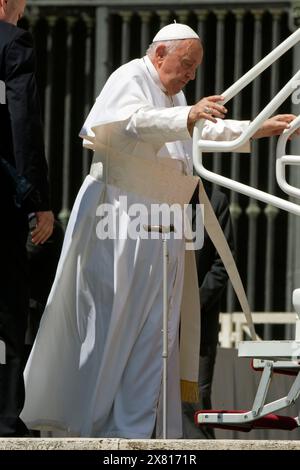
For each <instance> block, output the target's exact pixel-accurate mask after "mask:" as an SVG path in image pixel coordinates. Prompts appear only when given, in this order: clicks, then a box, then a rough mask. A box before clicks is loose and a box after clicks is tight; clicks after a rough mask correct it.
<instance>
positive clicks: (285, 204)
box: [193, 28, 300, 215]
mask: <svg viewBox="0 0 300 470" xmlns="http://www.w3.org/2000/svg"><path fill="white" fill-rule="evenodd" d="M299 41H300V28H299V29H297V30H296V31H295V32H294V33H293V34H291V35H290V36H289V37H288V38H287V39H286V40H285V41H283V43H281V44H280V45H279V46H278V47H276V48H275V49H274V50H273V51H272V52H270V54H268V55H267V56H266V57H265V58H264V59H262V60H261V61H260V62H259V63H258V64H256V65H255V66H254V67H253V68H252V69H251V70H249V72H247V73H246V74H245V75H244V76H243V77H241V78H240V79H239V80H237V82H235V83H234V84H233V85H232V86H231V87H230V88H228V89H227V90H226V91H225V92H224V93H223V94H222V96H224V98H225V99H224V102H222V104H223V103H224V104H225V103H226V102H228V101H229V100H230V99H231V98H232V97H233V96H235V95H236V94H237V93H239V92H240V91H241V90H242V89H243V88H244V87H245V86H247V85H248V84H249V83H250V82H251V81H252V80H254V79H255V78H256V77H257V76H258V75H259V74H260V73H262V72H263V71H264V70H265V69H266V68H267V67H269V66H270V65H271V64H272V63H273V62H274V61H275V60H277V59H278V58H279V57H281V56H282V55H283V54H284V53H285V52H286V51H288V50H289V49H290V48H291V47H293V46H294V45H295V44H297V43H298V42H299ZM299 79H300V70H299V71H298V72H297V73H296V74H295V75H294V76H293V78H292V79H291V80H289V81H288V83H287V84H286V85H285V86H284V87H283V88H282V89H281V90H280V91H279V93H277V95H276V96H275V97H274V98H273V99H272V100H271V102H270V103H269V104H268V105H267V106H266V107H265V108H264V109H263V110H262V111H261V112H260V113H259V114H258V116H257V117H256V118H255V119H254V120H253V121H252V122H251V123H250V125H249V126H248V128H247V129H246V130H245V131H244V132H243V133H242V134H241V135H240V136H239V137H238V138H237V139H235V140H233V141H226V142H222V141H219V142H216V141H209V140H203V139H201V134H202V129H203V126H204V121H203V120H201V121H198V122H197V123H196V125H195V128H194V134H193V161H194V167H195V169H196V171H197V172H198V174H199V175H200V176H202V177H203V178H205V179H207V180H209V181H211V182H213V183H216V184H219V185H221V186H225V187H226V188H229V189H231V190H234V191H237V192H240V193H242V194H245V195H246V196H249V197H252V198H254V199H258V200H260V201H262V202H265V203H267V204H271V205H273V206H276V207H278V208H280V209H284V210H286V211H288V212H291V213H293V214H296V215H300V205H298V204H295V203H293V202H290V201H286V200H284V199H282V198H279V197H277V196H274V195H271V194H269V193H266V192H264V191H261V190H259V189H256V188H252V187H251V186H248V185H246V184H243V183H240V182H238V181H234V180H231V179H230V178H226V177H224V176H221V175H218V174H216V173H213V172H212V171H209V170H207V169H206V168H205V167H204V166H203V162H202V153H203V152H215V151H218V152H231V151H234V150H236V149H238V148H239V147H240V146H242V145H243V144H245V143H246V142H247V141H248V140H249V139H250V138H251V137H252V136H253V135H254V134H255V132H256V131H257V130H258V129H259V128H260V126H261V125H262V123H263V122H264V121H265V120H266V119H268V118H269V117H270V116H271V115H272V114H273V113H274V111H275V110H276V109H277V108H278V107H279V106H280V105H281V104H282V103H283V102H284V101H285V100H286V99H287V97H288V96H290V95H291V94H292V93H293V92H294V91H295V82H296V81H299ZM299 125H300V124H299V121H297V123H296V124H295V123H294V124H293V126H294V127H293V129H295V128H296V126H297V127H299ZM286 134H287V133H284V137H283V138H282V141H281V146H280V148H281V149H282V150H283V149H284V143H285V142H286V140H285V139H287V138H288V135H286ZM281 157H282V156H281ZM284 161H285V160H284V159H281V160H280V162H281V164H284ZM281 176H283V175H282V172H281ZM281 184H282V179H281Z"/></svg>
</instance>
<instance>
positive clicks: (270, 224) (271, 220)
mask: <svg viewBox="0 0 300 470" xmlns="http://www.w3.org/2000/svg"><path fill="white" fill-rule="evenodd" d="M271 13H272V19H273V22H272V49H275V47H276V46H278V44H279V19H280V16H281V10H279V9H272V10H271ZM278 85H279V64H278V61H276V62H274V64H273V65H272V67H271V98H273V96H275V94H276V93H277V91H278ZM276 143H277V139H275V138H274V137H272V138H271V139H269V156H268V192H269V193H270V194H274V193H275V174H274V157H275V155H276ZM278 212H279V210H278V209H277V207H274V206H271V205H270V204H268V205H267V206H266V207H265V209H264V213H265V216H266V217H267V236H266V270H265V302H264V310H265V311H266V312H272V311H273V309H274V302H273V291H274V264H275V259H274V255H275V253H274V249H275V228H276V227H275V221H276V216H277V214H278ZM264 339H265V340H268V339H272V325H270V324H266V325H264Z"/></svg>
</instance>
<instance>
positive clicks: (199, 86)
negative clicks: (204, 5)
mask: <svg viewBox="0 0 300 470" xmlns="http://www.w3.org/2000/svg"><path fill="white" fill-rule="evenodd" d="M195 13H196V15H197V32H198V36H199V37H200V38H201V39H202V40H204V37H205V21H206V18H207V15H208V11H207V10H196V11H195ZM203 62H204V64H205V54H204V57H203ZM204 64H202V66H201V69H200V70H198V71H197V76H196V99H195V101H197V100H199V99H201V98H203V96H204V76H205V75H204V74H205V65H204Z"/></svg>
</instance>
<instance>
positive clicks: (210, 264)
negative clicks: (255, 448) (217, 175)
mask: <svg viewBox="0 0 300 470" xmlns="http://www.w3.org/2000/svg"><path fill="white" fill-rule="evenodd" d="M204 187H205V190H206V193H207V196H208V197H209V199H210V202H211V205H212V207H213V209H214V211H215V214H216V216H217V218H218V221H219V223H220V225H221V227H222V229H223V232H224V234H225V237H226V239H227V241H228V244H229V246H230V248H231V250H232V251H233V250H234V241H233V229H232V223H231V218H230V212H229V204H228V199H227V197H226V195H225V194H224V193H223V192H221V191H219V190H218V189H215V188H213V186H212V185H211V184H210V183H206V182H204ZM195 255H196V263H197V272H198V281H199V289H200V303H201V343H200V361H199V393H200V402H199V403H183V404H182V411H183V413H182V420H183V437H184V438H185V439H196V438H198V439H214V438H215V435H214V430H213V428H210V427H208V426H207V427H206V426H201V427H196V425H195V423H194V414H195V411H197V410H201V409H204V410H207V409H211V408H212V404H211V388H212V380H213V373H214V365H215V359H216V352H217V344H218V333H219V314H220V309H221V301H222V294H223V293H224V290H225V287H226V284H227V280H228V275H227V272H226V269H225V267H224V265H223V263H222V261H221V259H220V256H219V254H218V252H217V251H216V249H215V247H214V245H213V243H212V242H211V240H210V238H209V236H208V234H207V232H206V231H205V232H204V243H203V247H202V249H201V250H197V251H196V252H195Z"/></svg>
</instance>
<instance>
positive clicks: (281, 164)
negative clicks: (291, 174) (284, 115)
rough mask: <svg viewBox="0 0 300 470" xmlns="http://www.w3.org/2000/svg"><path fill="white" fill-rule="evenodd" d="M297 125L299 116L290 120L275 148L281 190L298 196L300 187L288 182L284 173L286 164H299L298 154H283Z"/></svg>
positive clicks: (299, 121)
mask: <svg viewBox="0 0 300 470" xmlns="http://www.w3.org/2000/svg"><path fill="white" fill-rule="evenodd" d="M298 127H300V116H298V117H297V118H296V119H295V120H294V121H293V122H292V124H291V127H290V129H286V130H285V131H284V132H283V134H282V135H281V136H280V138H279V139H278V144H277V150H276V179H277V182H278V184H279V186H280V188H281V189H282V191H284V192H285V193H287V194H288V195H289V196H294V197H298V198H300V189H299V188H295V187H294V186H292V185H290V184H288V183H287V181H286V174H285V167H286V165H300V156H297V155H286V154H285V147H286V143H287V140H288V138H289V137H290V135H291V134H292V133H293V132H294V131H295V130H296V129H298Z"/></svg>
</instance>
